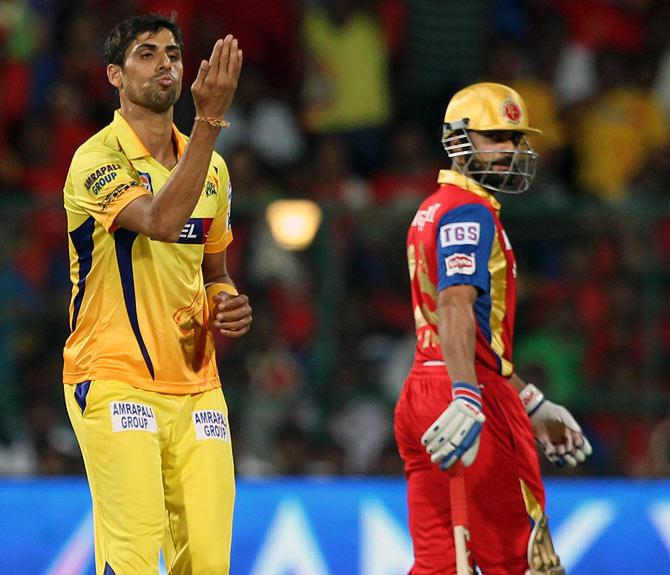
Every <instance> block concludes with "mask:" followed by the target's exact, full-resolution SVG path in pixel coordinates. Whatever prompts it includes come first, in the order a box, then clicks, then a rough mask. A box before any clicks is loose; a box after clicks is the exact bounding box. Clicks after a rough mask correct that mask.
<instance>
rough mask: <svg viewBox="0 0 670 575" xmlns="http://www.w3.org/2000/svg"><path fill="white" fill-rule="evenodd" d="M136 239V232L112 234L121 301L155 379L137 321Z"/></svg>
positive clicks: (117, 231)
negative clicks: (134, 261) (134, 255)
mask: <svg viewBox="0 0 670 575" xmlns="http://www.w3.org/2000/svg"><path fill="white" fill-rule="evenodd" d="M136 238H137V232H131V231H130V230H126V229H123V228H120V229H118V230H116V231H115V232H114V244H115V245H116V263H117V265H118V266H119V273H120V274H121V287H122V288H123V300H124V302H125V304H126V312H127V313H128V319H129V320H130V326H131V327H132V328H133V333H134V334H135V339H136V340H137V343H138V345H139V346H140V351H141V352H142V357H143V358H144V363H146V365H147V368H148V369H149V373H150V374H151V379H155V376H154V366H153V363H152V362H151V357H149V351H148V350H147V346H146V345H145V343H144V339H143V338H142V333H141V332H140V323H139V320H138V319H137V301H136V300H135V280H134V275H133V259H132V250H133V243H134V242H135V239H136Z"/></svg>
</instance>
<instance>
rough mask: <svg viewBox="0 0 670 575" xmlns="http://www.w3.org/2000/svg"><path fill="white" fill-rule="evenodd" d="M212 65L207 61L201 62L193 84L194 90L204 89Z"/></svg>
mask: <svg viewBox="0 0 670 575" xmlns="http://www.w3.org/2000/svg"><path fill="white" fill-rule="evenodd" d="M209 69H210V64H209V62H208V61H207V60H203V61H202V62H200V67H199V68H198V75H197V76H196V77H195V82H193V89H194V90H199V89H201V88H202V85H203V84H204V83H205V78H206V77H207V73H208V72H209Z"/></svg>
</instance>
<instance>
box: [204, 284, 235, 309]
mask: <svg viewBox="0 0 670 575" xmlns="http://www.w3.org/2000/svg"><path fill="white" fill-rule="evenodd" d="M205 292H207V303H208V305H209V311H210V313H211V312H212V311H213V310H214V309H216V301H214V296H216V295H219V294H220V293H221V292H224V293H227V294H229V295H238V292H237V290H236V289H235V286H234V285H232V284H227V283H224V282H213V283H210V284H206V285H205Z"/></svg>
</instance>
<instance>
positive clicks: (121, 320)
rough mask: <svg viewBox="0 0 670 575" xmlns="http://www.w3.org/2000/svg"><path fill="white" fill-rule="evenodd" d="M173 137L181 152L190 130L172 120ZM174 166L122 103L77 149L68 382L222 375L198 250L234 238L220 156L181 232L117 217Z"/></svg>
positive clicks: (168, 387) (193, 388)
mask: <svg viewBox="0 0 670 575" xmlns="http://www.w3.org/2000/svg"><path fill="white" fill-rule="evenodd" d="M172 138H173V142H174V143H175V146H176V149H177V155H178V157H181V155H182V154H183V152H184V148H185V147H186V143H187V138H186V136H184V135H183V134H181V133H180V132H179V131H178V130H177V129H176V128H175V127H174V126H173V128H172ZM169 176H170V170H168V169H167V168H165V167H164V166H163V165H161V164H159V163H158V162H157V161H156V160H155V159H154V158H153V157H152V156H151V155H150V154H149V152H148V151H147V149H146V147H145V146H144V144H143V143H142V142H141V141H140V139H139V138H138V136H137V135H136V134H135V132H134V131H133V129H132V128H131V127H130V126H129V125H128V123H127V122H126V121H125V120H124V118H123V116H122V115H121V114H120V113H119V112H118V111H117V112H116V113H115V115H114V120H113V122H112V123H111V124H109V125H108V126H107V127H105V128H104V129H102V130H101V131H100V132H98V133H97V134H96V135H95V136H93V137H92V138H90V139H89V140H88V141H86V142H85V143H84V144H83V145H82V146H81V147H80V148H79V149H78V150H77V151H76V152H75V155H74V157H73V159H72V163H71V165H70V170H69V172H68V176H67V180H66V182H65V188H64V203H65V211H66V215H67V227H68V244H69V255H70V279H71V282H72V296H71V300H70V313H69V315H70V329H71V333H70V336H69V337H68V339H67V342H66V343H65V349H64V352H63V357H64V367H63V381H64V383H66V384H77V383H81V382H82V381H87V380H118V381H122V382H126V383H129V384H131V385H133V386H135V387H138V388H141V389H146V390H151V391H157V392H161V393H172V394H187V393H197V392H200V391H204V390H207V389H212V388H215V387H219V386H220V385H221V383H220V380H219V374H218V370H217V367H216V360H215V357H214V342H213V338H212V334H211V332H210V330H209V327H208V322H207V317H208V309H207V297H206V294H205V288H204V283H203V276H202V260H203V255H204V254H205V253H217V252H221V251H223V250H225V249H226V247H227V246H228V244H230V242H231V241H232V231H231V228H230V202H231V186H230V178H229V175H228V169H227V167H226V164H225V163H224V161H223V158H221V156H219V155H218V154H217V153H216V152H215V153H213V154H212V160H211V162H210V164H209V169H208V172H207V177H206V179H205V183H204V186H203V189H202V193H201V195H200V198H199V199H198V203H197V204H196V206H195V209H194V210H193V213H192V214H191V218H190V219H189V220H188V222H187V223H186V224H185V225H184V228H183V229H182V232H181V234H180V236H179V240H178V241H177V242H175V243H166V242H159V241H155V240H152V239H150V238H149V237H147V236H144V235H141V234H138V233H136V232H132V231H130V230H127V229H123V228H116V227H115V225H114V220H115V218H116V216H117V215H118V214H119V212H120V211H121V210H122V209H123V208H124V207H125V206H127V205H128V204H129V203H130V202H132V201H133V200H134V199H136V198H137V197H139V196H141V195H143V194H154V195H155V194H159V193H160V191H161V188H162V187H163V185H164V184H165V182H166V181H167V179H168V178H169Z"/></svg>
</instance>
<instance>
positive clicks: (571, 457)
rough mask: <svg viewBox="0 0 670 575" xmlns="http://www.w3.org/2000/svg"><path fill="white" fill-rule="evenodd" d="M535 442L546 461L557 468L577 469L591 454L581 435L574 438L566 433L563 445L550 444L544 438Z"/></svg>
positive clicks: (591, 451) (587, 442)
mask: <svg viewBox="0 0 670 575" xmlns="http://www.w3.org/2000/svg"><path fill="white" fill-rule="evenodd" d="M537 442H538V444H539V445H540V447H541V448H542V451H543V452H544V454H545V456H546V457H547V459H548V460H549V461H551V462H552V463H553V464H554V465H555V466H556V467H558V468H561V467H565V465H566V464H567V465H569V466H570V467H577V465H579V464H580V463H583V462H584V461H586V458H587V457H588V456H589V455H591V453H593V448H592V447H591V444H590V443H589V440H588V439H587V438H586V437H585V436H584V435H582V434H581V433H580V434H578V435H577V436H576V437H574V438H573V437H571V435H570V434H569V433H566V442H565V443H558V444H556V443H552V442H551V441H550V440H548V439H546V438H545V439H540V438H538V439H537Z"/></svg>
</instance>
